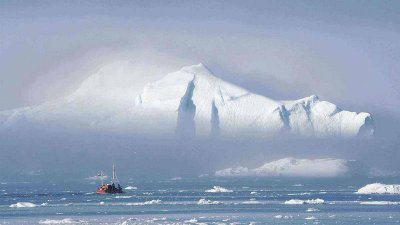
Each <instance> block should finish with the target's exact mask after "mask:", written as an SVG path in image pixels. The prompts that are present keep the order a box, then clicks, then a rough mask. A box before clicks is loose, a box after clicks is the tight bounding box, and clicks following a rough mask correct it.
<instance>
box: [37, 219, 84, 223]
mask: <svg viewBox="0 0 400 225" xmlns="http://www.w3.org/2000/svg"><path fill="white" fill-rule="evenodd" d="M81 223H86V221H83V220H73V219H71V218H65V219H61V220H52V219H46V220H40V221H39V224H81Z"/></svg>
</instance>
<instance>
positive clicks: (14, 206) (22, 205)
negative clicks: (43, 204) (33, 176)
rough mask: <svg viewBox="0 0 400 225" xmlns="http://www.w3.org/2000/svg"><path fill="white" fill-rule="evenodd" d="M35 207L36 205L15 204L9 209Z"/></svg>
mask: <svg viewBox="0 0 400 225" xmlns="http://www.w3.org/2000/svg"><path fill="white" fill-rule="evenodd" d="M36 206H37V205H36V204H33V203H31V202H17V203H15V204H11V205H10V208H33V207H36Z"/></svg>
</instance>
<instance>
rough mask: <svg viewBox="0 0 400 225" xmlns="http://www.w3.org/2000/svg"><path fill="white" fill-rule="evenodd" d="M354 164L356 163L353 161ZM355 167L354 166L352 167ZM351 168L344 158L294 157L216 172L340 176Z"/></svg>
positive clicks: (260, 174) (235, 174) (218, 174)
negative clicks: (258, 165) (254, 166)
mask: <svg viewBox="0 0 400 225" xmlns="http://www.w3.org/2000/svg"><path fill="white" fill-rule="evenodd" d="M353 164H354V163H353ZM353 164H351V165H353ZM351 169H353V167H351ZM349 170H350V166H349V161H346V160H343V159H334V158H326V159H296V158H292V157H288V158H283V159H279V160H276V161H272V162H268V163H266V164H264V165H262V166H260V167H257V168H254V169H249V168H247V167H237V168H227V169H223V170H218V171H216V172H215V175H216V176H272V177H274V176H285V177H338V176H343V175H346V174H347V173H348V172H349Z"/></svg>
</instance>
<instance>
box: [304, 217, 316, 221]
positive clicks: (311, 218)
mask: <svg viewBox="0 0 400 225" xmlns="http://www.w3.org/2000/svg"><path fill="white" fill-rule="evenodd" d="M304 219H305V220H316V219H317V218H315V217H314V216H309V217H306V218H304Z"/></svg>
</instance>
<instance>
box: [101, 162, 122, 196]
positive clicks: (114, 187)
mask: <svg viewBox="0 0 400 225" xmlns="http://www.w3.org/2000/svg"><path fill="white" fill-rule="evenodd" d="M112 168H113V169H112V180H111V183H109V184H105V183H104V178H105V177H106V176H105V174H104V173H103V171H101V172H100V173H99V174H98V175H97V177H99V178H100V180H101V185H100V187H99V188H98V189H97V191H96V193H98V194H119V193H124V192H123V191H122V187H121V185H120V184H119V180H118V178H117V173H116V172H115V165H114V162H113V166H112Z"/></svg>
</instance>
